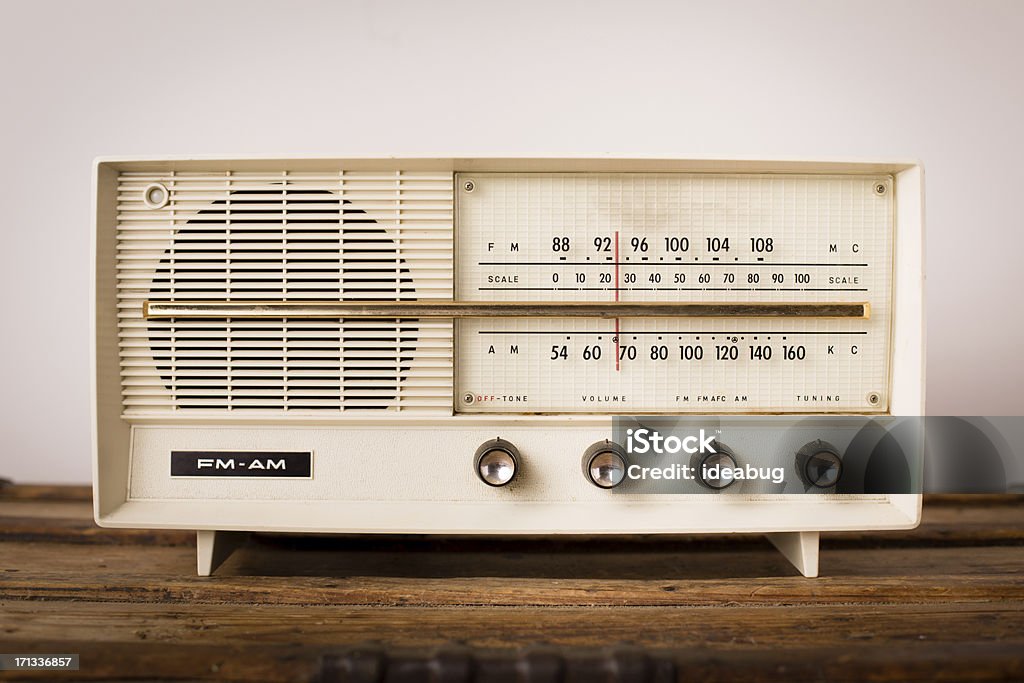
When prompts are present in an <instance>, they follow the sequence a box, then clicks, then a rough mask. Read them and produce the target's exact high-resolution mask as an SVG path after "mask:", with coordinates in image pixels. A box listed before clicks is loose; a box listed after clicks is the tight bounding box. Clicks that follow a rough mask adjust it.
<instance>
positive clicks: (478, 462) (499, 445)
mask: <svg viewBox="0 0 1024 683" xmlns="http://www.w3.org/2000/svg"><path fill="white" fill-rule="evenodd" d="M473 460H474V465H475V467H476V475H477V476H478V477H480V481H482V482H483V483H485V484H487V485H488V486H505V485H506V484H508V483H509V482H511V481H512V480H513V479H515V477H516V473H517V472H518V471H519V449H517V448H516V447H515V446H513V445H512V444H511V443H509V442H508V441H505V440H504V439H491V440H490V441H487V442H485V443H483V444H481V445H480V448H478V449H476V454H475V456H474V458H473Z"/></svg>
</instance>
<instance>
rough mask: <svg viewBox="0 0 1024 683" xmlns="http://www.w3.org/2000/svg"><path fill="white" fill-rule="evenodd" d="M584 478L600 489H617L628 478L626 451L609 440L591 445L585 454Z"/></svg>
mask: <svg viewBox="0 0 1024 683" xmlns="http://www.w3.org/2000/svg"><path fill="white" fill-rule="evenodd" d="M583 476H585V477H586V478H587V480H588V481H589V482H590V483H591V484H593V485H594V486H597V487H598V488H602V489H613V488H615V487H616V486H618V485H619V484H621V483H622V480H623V479H625V478H626V451H625V450H624V449H623V448H622V446H620V445H619V444H617V443H614V442H612V441H608V440H607V439H606V440H604V441H598V442H597V443H595V444H593V445H591V446H590V447H589V448H588V449H587V450H586V451H584V453H583Z"/></svg>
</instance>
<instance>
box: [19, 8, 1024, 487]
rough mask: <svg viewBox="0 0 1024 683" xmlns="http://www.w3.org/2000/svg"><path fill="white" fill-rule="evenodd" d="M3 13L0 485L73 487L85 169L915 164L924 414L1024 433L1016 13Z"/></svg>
mask: <svg viewBox="0 0 1024 683" xmlns="http://www.w3.org/2000/svg"><path fill="white" fill-rule="evenodd" d="M0 9H2V16H3V21H2V25H0V76H2V78H0V88H2V89H0V93H2V97H3V102H2V107H0V134H2V136H3V138H2V139H3V145H2V147H0V153H2V155H3V158H2V162H3V163H2V164H0V207H2V213H0V216H2V219H0V220H2V223H0V227H2V230H3V239H2V242H0V278H2V280H0V283H2V288H0V297H2V308H0V314H2V318H0V319H2V320H3V330H2V334H0V345H2V346H0V386H2V393H0V429H2V437H3V439H2V443H0V477H6V478H10V479H15V480H17V481H22V482H31V481H53V482H87V481H88V480H89V476H90V463H89V457H90V456H89V439H90V436H89V434H90V425H89V375H88V367H89V362H88V336H87V331H88V290H89V263H88V257H89V254H88V252H89V220H90V165H91V163H92V159H93V157H95V156H98V155H129V154H138V155H164V154H223V155H233V154H306V153H308V154H337V155H340V156H350V155H351V156H355V155H369V156H376V155H385V156H387V155H397V156H401V155H430V154H435V155H441V156H463V155H464V156H506V155H507V156H529V155H544V156H551V155H554V156H573V155H577V154H587V155H589V154H598V153H608V154H612V155H621V156H634V155H672V156H680V157H689V156H701V155H711V156H716V155H727V156H743V157H850V158H860V157H912V158H918V159H920V160H922V161H923V163H924V165H925V178H926V196H927V207H926V215H927V230H928V237H927V241H928V251H927V259H928V263H927V269H928V282H927V297H928V316H929V319H928V404H929V405H928V409H929V412H930V413H932V414H968V415H975V414H1018V415H1019V414H1022V413H1024V397H1022V395H1021V393H1020V387H1021V386H1024V363H1022V362H1021V360H1020V354H1021V348H1020V347H1021V342H1022V340H1024V304H1022V303H1021V302H1020V301H1019V296H1020V292H1022V291H1024V287H1022V279H1024V268H1021V267H1020V265H1019V264H1020V258H1021V254H1022V252H1024V219H1022V216H1021V211H1022V208H1021V207H1022V202H1021V196H1022V194H1024V134H1022V132H1021V123H1022V121H1024V77H1022V71H1024V40H1022V38H1021V36H1022V35H1024V2H1014V1H1007V2H978V1H974V0H972V1H970V2H968V1H966V0H965V1H963V2H937V1H921V2H913V1H903V2H890V1H869V0H858V1H856V2H758V1H751V2H745V1H744V2H739V1H737V2H711V1H710V0H708V1H707V2H702V3H696V2H691V3H681V2H668V1H666V2H621V1H617V2H586V3H583V2H581V3H568V2H566V3H558V2H554V1H553V0H547V1H546V2H545V1H541V2H525V1H524V0H515V1H509V2H504V3H493V4H492V3H488V2H483V1H482V0H476V1H475V2H448V3H445V2H439V1H433V2H422V1H420V2H402V3H399V2H296V3H289V2H280V1H276V2H207V1H202V2H188V1H185V0H178V1H176V2H173V3H165V2H66V3H54V2H40V1H35V0H34V1H33V2H27V3H26V2H17V3H15V2H2V1H0Z"/></svg>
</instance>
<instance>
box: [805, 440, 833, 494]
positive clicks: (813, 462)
mask: <svg viewBox="0 0 1024 683" xmlns="http://www.w3.org/2000/svg"><path fill="white" fill-rule="evenodd" d="M796 471H797V474H798V475H800V480H801V481H803V483H804V485H805V486H807V487H808V488H810V487H814V488H817V489H830V488H834V487H835V485H836V484H838V483H839V478H840V477H841V476H843V459H842V457H841V456H840V455H839V450H838V449H837V448H836V447H835V446H833V445H832V444H830V443H829V442H827V441H821V440H820V439H819V440H818V441H812V442H811V443H808V444H806V445H804V447H803V448H801V449H800V450H799V451H797V454H796Z"/></svg>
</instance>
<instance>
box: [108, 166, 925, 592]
mask: <svg viewBox="0 0 1024 683" xmlns="http://www.w3.org/2000/svg"><path fill="white" fill-rule="evenodd" d="M94 247H95V248H94V254H93V262H94V268H95V278H94V287H95V291H94V296H93V301H94V306H95V310H94V311H93V313H94V315H93V321H94V323H93V324H94V330H93V343H94V349H93V350H94V354H93V358H94V363H95V365H94V380H95V387H94V388H95V391H94V418H95V435H94V436H95V439H94V441H95V452H94V467H95V471H94V486H95V514H96V520H97V522H98V523H99V524H100V525H102V526H111V527H159V528H180V529H195V530H197V532H198V540H199V543H198V547H199V571H200V573H201V574H209V573H210V572H211V571H212V570H213V569H214V568H215V567H216V565H217V564H218V563H219V562H220V561H221V560H222V559H223V558H224V557H225V555H226V553H227V552H229V551H230V548H231V544H232V543H233V542H234V541H235V540H237V534H234V533H232V532H244V531H262V532H302V533H394V532H401V533H427V534H492V535H503V534H630V533H644V534H651V533H673V534H675V533H702V532H703V533H722V532H746V533H763V534H767V535H768V536H769V538H770V539H772V541H773V542H774V543H775V545H776V546H777V547H779V548H780V549H781V550H782V551H783V553H784V554H785V555H786V556H787V557H788V558H789V559H790V560H791V561H792V562H793V563H794V564H795V565H796V566H797V568H798V569H799V570H800V571H802V572H803V573H804V574H806V575H808V576H814V575H816V573H817V546H818V532H820V531H824V530H838V529H884V528H906V527H912V526H914V525H916V524H917V523H918V521H919V515H920V495H918V494H916V493H915V492H913V491H911V492H909V493H908V492H896V493H892V492H881V493H879V492H869V491H863V492H853V493H843V492H841V491H840V490H839V489H836V488H835V479H836V477H838V473H839V472H840V471H841V470H840V468H841V465H842V460H843V457H844V453H843V449H844V448H845V446H844V444H842V443H839V444H836V443H835V441H836V440H839V441H842V438H843V437H841V436H840V437H834V438H833V440H832V441H828V440H827V439H822V438H820V435H818V434H813V433H810V432H808V433H807V434H806V436H807V440H806V443H805V444H803V445H801V444H799V443H796V442H793V443H788V442H787V443H782V441H779V440H778V439H777V440H776V441H777V443H774V445H772V444H768V445H764V443H767V442H764V443H762V445H761V446H758V445H757V444H756V442H752V443H753V445H743V444H742V443H741V444H737V443H735V442H733V443H729V445H728V447H726V446H725V441H726V440H725V439H724V438H721V439H720V442H718V446H719V448H718V449H717V451H715V449H714V448H712V449H711V450H712V451H715V452H717V453H718V455H717V456H716V458H717V461H716V462H718V463H726V464H729V465H735V466H743V465H744V464H750V463H752V464H763V463H765V462H769V461H770V462H771V463H778V464H779V466H780V467H785V468H786V471H787V472H788V473H789V474H791V475H792V474H793V473H794V471H795V472H796V474H798V475H799V480H800V481H801V482H803V483H804V485H805V488H806V485H807V481H808V476H810V477H811V478H812V479H815V478H818V480H817V481H812V482H811V484H813V485H815V486H819V485H820V486H821V488H822V489H823V491H822V493H821V494H820V495H813V496H804V495H785V491H782V495H780V490H779V489H778V488H776V489H771V486H770V485H768V484H765V485H763V486H760V487H759V486H757V485H754V484H753V483H752V482H750V483H747V482H742V481H739V480H738V479H737V477H733V476H731V475H730V477H726V478H724V479H723V478H721V477H719V478H717V479H715V480H714V481H711V480H708V478H707V477H706V476H703V475H702V476H699V477H697V478H696V479H695V480H693V481H681V482H679V483H678V485H677V486H676V487H675V488H671V487H670V488H669V490H668V491H665V490H657V491H655V490H646V489H643V488H642V487H633V488H632V489H630V488H629V487H617V486H616V485H617V484H619V483H620V482H621V481H622V480H623V479H624V475H623V468H624V466H625V464H624V462H625V461H624V457H623V455H624V452H623V444H622V439H621V436H622V433H621V432H618V433H616V431H615V429H613V422H615V420H614V419H613V417H614V416H633V419H634V420H639V422H637V424H640V423H642V422H643V420H644V419H645V418H644V416H649V417H651V418H652V419H655V418H657V419H664V418H666V417H668V418H669V419H673V418H679V419H683V418H691V417H692V418H694V419H697V420H699V419H702V417H703V416H726V417H728V416H747V417H750V416H770V415H790V416H793V417H796V418H800V417H805V416H815V415H817V416H822V415H826V416H827V415H835V416H840V415H855V416H863V417H884V416H905V415H921V414H923V400H924V398H923V397H924V383H923V382H924V370H923V344H924V342H923V307H922V280H923V275H922V177H921V169H920V167H919V166H917V165H916V164H914V163H912V162H838V161H826V162H811V161H806V162H805V161H733V160H721V159H718V160H670V159H609V158H592V159H475V158H474V159H426V158H410V159H393V158H387V159H383V158H382V159H327V158H292V159H289V158H247V159H224V160H220V159H193V158H174V159H134V158H124V159H120V158H117V159H101V160H99V161H98V162H97V164H96V167H95V226H94ZM709 419H710V418H709ZM771 438H773V437H769V438H768V441H771ZM779 438H780V439H781V437H779ZM787 438H788V437H787ZM801 438H802V437H801ZM826 441H828V445H827V446H824V445H823V446H821V447H820V448H819V447H818V446H817V445H816V444H825V443H826ZM808 448H809V449H810V451H809V450H808ZM759 449H760V450H759ZM769 451H771V452H769ZM812 451H814V452H812ZM819 451H820V452H819ZM809 458H810V460H809ZM822 458H824V461H823V460H822ZM823 462H824V465H823ZM813 467H818V468H819V470H820V471H816V472H815V473H811V474H810V475H809V473H810V472H811V470H810V468H813ZM702 471H707V470H706V469H705V470H702ZM797 478H798V477H797V476H795V475H794V476H791V477H790V479H791V480H796V479H797ZM822 482H824V483H822ZM775 483H776V484H777V483H778V482H775ZM730 484H732V486H730ZM765 486H768V488H765ZM830 486H832V487H833V488H831V489H830V488H829V487H830ZM770 489H771V490H770ZM709 492H713V494H712V495H708V493H709Z"/></svg>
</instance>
